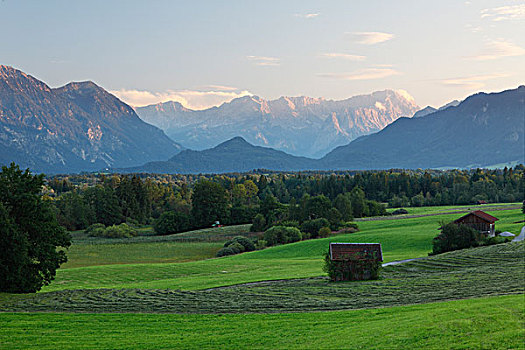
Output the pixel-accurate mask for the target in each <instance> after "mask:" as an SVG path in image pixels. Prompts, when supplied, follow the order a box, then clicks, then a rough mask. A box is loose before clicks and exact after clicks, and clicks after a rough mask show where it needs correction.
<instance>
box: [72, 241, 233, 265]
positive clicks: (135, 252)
mask: <svg viewBox="0 0 525 350" xmlns="http://www.w3.org/2000/svg"><path fill="white" fill-rule="evenodd" d="M222 246H223V244H222V243H200V242H195V243H186V242H151V243H133V244H129V243H116V244H73V245H72V246H71V248H70V249H69V251H68V254H67V255H68V259H69V261H68V262H67V263H65V264H64V265H63V266H62V268H65V269H67V268H72V267H82V266H93V265H109V264H149V263H180V262H187V261H196V260H204V259H209V258H212V257H214V256H215V254H216V253H217V251H219V249H221V247H222Z"/></svg>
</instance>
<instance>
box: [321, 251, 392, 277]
mask: <svg viewBox="0 0 525 350" xmlns="http://www.w3.org/2000/svg"><path fill="white" fill-rule="evenodd" d="M329 259H330V266H331V271H329V275H330V277H331V279H332V281H356V280H368V279H376V278H377V277H378V269H379V267H380V265H381V262H382V261H383V252H382V251H381V244H380V243H330V251H329Z"/></svg>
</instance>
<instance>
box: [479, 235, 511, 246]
mask: <svg viewBox="0 0 525 350" xmlns="http://www.w3.org/2000/svg"><path fill="white" fill-rule="evenodd" d="M512 240H513V238H512V237H501V236H495V237H486V238H484V239H483V240H482V241H481V242H480V245H494V244H501V243H507V242H510V241H512Z"/></svg>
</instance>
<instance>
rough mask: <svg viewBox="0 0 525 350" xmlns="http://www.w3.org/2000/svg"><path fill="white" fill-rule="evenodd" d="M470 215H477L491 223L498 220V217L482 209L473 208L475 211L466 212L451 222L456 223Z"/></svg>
mask: <svg viewBox="0 0 525 350" xmlns="http://www.w3.org/2000/svg"><path fill="white" fill-rule="evenodd" d="M470 215H474V216H477V217H478V218H480V219H481V220H483V221H486V222H488V223H491V224H493V223H495V222H496V221H498V220H499V219H498V218H495V217H494V216H492V215H489V214H487V213H485V212H484V211H481V210H475V211H472V212H470V213H468V214H467V215H463V216H462V217H460V218H459V219H456V220H454V221H453V222H454V223H456V224H457V223H460V222H461V221H463V220H464V219H465V218H467V217H469V216H470Z"/></svg>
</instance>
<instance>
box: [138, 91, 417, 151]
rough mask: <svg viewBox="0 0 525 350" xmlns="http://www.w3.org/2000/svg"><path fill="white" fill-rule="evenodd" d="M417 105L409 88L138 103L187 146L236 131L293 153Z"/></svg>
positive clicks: (366, 129)
mask: <svg viewBox="0 0 525 350" xmlns="http://www.w3.org/2000/svg"><path fill="white" fill-rule="evenodd" d="M418 109H419V107H418V106H417V105H416V103H415V102H414V99H413V98H412V97H411V96H410V95H409V94H408V93H406V92H405V91H402V90H399V91H393V90H385V91H378V92H374V93H372V94H370V95H362V96H355V97H351V98H349V99H346V100H342V101H329V100H328V101H327V100H324V99H321V98H310V97H281V98H279V99H277V100H271V101H269V100H264V99H262V98H260V97H257V96H245V97H241V98H238V99H234V100H233V101H231V102H230V103H225V104H223V105H221V106H220V107H213V108H210V109H207V110H203V111H193V110H190V109H187V108H184V107H183V106H182V105H180V104H179V103H176V102H166V103H161V104H157V105H151V106H147V107H139V108H136V111H137V113H138V115H139V116H140V117H141V118H142V119H143V120H144V121H146V122H148V123H151V124H153V125H156V126H158V127H159V128H161V129H163V130H164V131H165V132H166V134H167V135H168V136H170V137H171V138H172V139H174V140H177V141H178V142H180V143H181V144H183V145H184V146H185V147H188V148H191V149H196V150H203V149H207V148H210V147H213V146H215V145H217V144H219V143H221V142H224V141H225V140H228V139H231V138H233V137H235V136H242V137H243V138H245V139H246V140H247V141H249V142H250V143H252V144H255V145H260V146H266V147H272V148H275V149H279V150H282V151H285V152H287V153H290V154H294V155H299V156H308V157H321V156H323V155H324V154H326V153H327V152H329V151H330V150H332V149H333V148H334V147H336V146H340V145H344V144H347V143H348V142H349V141H351V140H353V139H355V138H357V137H359V136H361V135H366V134H370V133H373V132H376V131H379V130H381V129H383V128H384V127H385V126H386V125H388V124H390V123H391V122H393V121H394V120H396V119H397V118H399V117H402V116H412V114H414V112H415V111H417V110H418Z"/></svg>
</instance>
